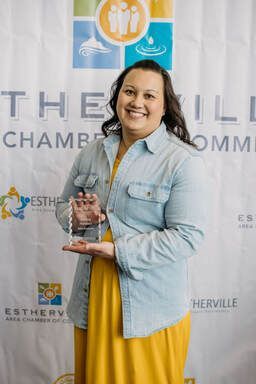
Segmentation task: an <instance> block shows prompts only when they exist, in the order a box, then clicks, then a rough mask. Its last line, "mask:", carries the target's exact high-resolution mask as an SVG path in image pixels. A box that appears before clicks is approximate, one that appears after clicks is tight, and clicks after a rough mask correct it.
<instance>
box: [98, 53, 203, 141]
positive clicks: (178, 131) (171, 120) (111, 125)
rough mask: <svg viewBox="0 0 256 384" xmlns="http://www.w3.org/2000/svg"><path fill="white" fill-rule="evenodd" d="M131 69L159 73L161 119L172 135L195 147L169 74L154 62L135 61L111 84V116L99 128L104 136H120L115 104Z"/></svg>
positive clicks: (109, 104)
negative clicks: (161, 88)
mask: <svg viewBox="0 0 256 384" xmlns="http://www.w3.org/2000/svg"><path fill="white" fill-rule="evenodd" d="M133 69H143V70H145V71H153V72H156V73H159V74H160V75H161V76H162V79H163V82H164V100H165V114H164V116H163V117H162V121H163V122H164V123H165V125H166V128H167V130H168V131H170V132H172V133H174V134H175V135H176V136H177V137H178V138H179V139H181V140H182V141H184V142H185V143H187V144H190V145H192V146H193V147H196V144H195V143H193V141H191V139H190V134H189V132H188V130H187V126H186V122H185V119H184V116H183V113H182V111H181V106H180V103H179V100H178V98H177V96H176V95H175V93H174V91H173V86H172V81H171V77H170V75H169V73H168V72H167V71H166V70H165V69H164V68H162V67H161V66H160V65H159V64H158V63H156V62H155V61H154V60H141V61H137V62H136V63H134V64H133V65H131V66H130V67H128V68H126V69H125V70H124V71H123V72H121V73H120V75H119V76H118V78H117V79H116V81H115V82H114V83H113V85H112V87H111V95H110V101H109V103H108V106H109V107H110V109H111V110H110V113H111V114H112V116H111V117H110V119H108V120H106V121H104V123H103V124H102V126H101V129H102V132H103V133H104V135H105V136H108V135H110V134H111V133H116V134H119V135H121V134H122V131H121V128H122V127H121V123H120V121H119V119H118V116H117V112H116V104H117V99H118V95H119V92H120V89H121V87H122V85H123V82H124V79H125V77H126V75H127V74H128V73H129V72H130V71H131V70H133Z"/></svg>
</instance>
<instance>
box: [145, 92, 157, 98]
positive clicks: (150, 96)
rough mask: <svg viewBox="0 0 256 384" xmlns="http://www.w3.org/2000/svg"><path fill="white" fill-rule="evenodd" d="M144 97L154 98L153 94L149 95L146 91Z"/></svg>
mask: <svg viewBox="0 0 256 384" xmlns="http://www.w3.org/2000/svg"><path fill="white" fill-rule="evenodd" d="M145 98H146V99H154V98H155V97H154V95H151V94H150V93H146V94H145Z"/></svg>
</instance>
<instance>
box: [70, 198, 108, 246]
mask: <svg viewBox="0 0 256 384" xmlns="http://www.w3.org/2000/svg"><path fill="white" fill-rule="evenodd" d="M68 220H69V222H68V223H69V245H72V244H73V242H74V241H79V240H86V241H88V242H90V243H100V242H101V208H100V205H99V203H98V202H97V205H96V204H93V200H92V199H88V198H85V197H82V198H71V199H69V215H68Z"/></svg>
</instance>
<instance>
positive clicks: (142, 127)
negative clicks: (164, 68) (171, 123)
mask: <svg viewBox="0 0 256 384" xmlns="http://www.w3.org/2000/svg"><path fill="white" fill-rule="evenodd" d="M116 110H117V115H118V118H119V121H120V123H121V125H122V134H123V137H126V138H128V137H130V138H131V139H135V140H136V139H139V138H143V137H146V136H148V135H150V133H152V132H153V131H154V130H155V129H157V128H158V127H159V125H160V123H161V118H162V116H163V115H164V113H165V102H164V84H163V78H162V76H161V75H160V74H159V73H156V72H153V71H149V70H147V71H145V70H143V69H132V70H131V71H130V72H129V73H128V74H127V75H126V77H125V79H124V82H123V85H122V87H121V89H120V92H119V95H118V99H117V105H116Z"/></svg>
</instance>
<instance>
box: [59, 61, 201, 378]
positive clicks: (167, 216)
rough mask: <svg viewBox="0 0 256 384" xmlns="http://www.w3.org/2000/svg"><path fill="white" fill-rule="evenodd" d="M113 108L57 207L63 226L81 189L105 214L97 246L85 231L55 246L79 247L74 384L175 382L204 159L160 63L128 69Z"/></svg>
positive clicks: (184, 336) (185, 337)
mask: <svg viewBox="0 0 256 384" xmlns="http://www.w3.org/2000/svg"><path fill="white" fill-rule="evenodd" d="M109 106H110V108H111V115H112V116H111V117H110V119H109V120H107V121H105V122H104V123H103V125H102V130H103V133H104V135H105V136H106V137H105V138H104V139H98V140H95V141H94V142H92V143H89V144H88V145H87V146H86V147H85V148H84V149H83V150H82V151H81V152H80V154H79V155H78V157H77V158H76V160H75V162H74V164H73V167H72V169H71V172H70V175H69V177H68V180H67V182H66V185H65V187H64V191H63V193H62V195H61V200H60V201H59V202H58V204H57V210H56V214H57V218H58V220H59V222H60V224H61V225H62V227H63V229H64V230H66V231H67V230H68V219H69V218H68V200H69V198H70V196H74V197H77V196H78V197H83V196H87V197H88V196H89V197H90V199H89V200H91V201H94V202H95V201H100V206H101V207H102V211H103V213H102V215H101V220H102V230H103V232H104V237H103V241H102V242H101V243H97V244H95V243H89V242H88V239H86V237H84V239H83V240H80V241H79V242H76V243H73V244H72V245H67V246H64V247H63V249H64V250H65V251H72V252H78V253H81V256H80V258H79V261H78V265H77V271H76V274H75V279H74V285H73V290H72V294H71V299H70V302H69V305H68V315H69V316H70V318H71V319H72V320H73V322H74V324H75V372H76V374H75V377H76V379H75V383H76V384H131V383H132V384H141V383H143V382H145V383H147V384H170V383H171V384H183V382H184V377H183V371H184V365H185V360H186V355H187V349H188V341H189V334H190V314H189V301H190V300H189V297H188V294H187V292H188V277H187V259H188V257H190V256H191V255H193V254H194V253H195V252H196V251H197V249H198V247H199V245H200V244H201V242H202V240H203V237H204V227H205V223H206V217H207V212H206V195H207V192H206V189H205V188H206V184H207V183H206V176H205V169H204V163H203V161H202V159H201V158H200V156H199V153H198V151H197V150H196V149H195V144H194V143H193V142H191V140H190V136H189V133H188V131H187V128H186V123H185V120H184V118H183V115H182V112H181V109H180V105H179V102H178V99H177V97H176V95H175V94H174V91H173V88H172V83H171V79H170V75H169V74H168V72H167V71H165V70H164V69H163V68H162V67H160V66H159V65H158V64H157V63H156V62H154V61H152V60H143V61H140V62H137V63H135V64H134V65H133V66H131V67H129V68H126V69H125V70H124V71H123V72H122V73H121V74H120V76H119V77H118V79H117V80H116V82H115V83H114V84H113V86H112V94H111V99H110V102H109ZM78 179H79V180H83V184H81V183H78V182H77V180H78ZM90 179H93V180H94V182H93V183H89V182H87V181H88V180H90ZM94 207H95V209H96V210H98V208H99V207H98V206H97V204H95V203H94ZM92 208H93V207H92ZM85 215H86V213H85ZM85 219H86V218H85ZM73 220H74V221H75V222H77V223H78V225H79V217H78V216H77V217H76V216H74V217H73Z"/></svg>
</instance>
